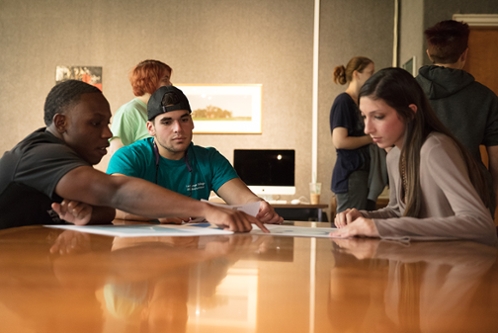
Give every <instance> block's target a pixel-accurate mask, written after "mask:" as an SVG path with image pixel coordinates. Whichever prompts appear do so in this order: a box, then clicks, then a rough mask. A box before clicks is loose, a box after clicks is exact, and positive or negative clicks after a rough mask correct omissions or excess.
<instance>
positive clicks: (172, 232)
mask: <svg viewBox="0 0 498 333" xmlns="http://www.w3.org/2000/svg"><path fill="white" fill-rule="evenodd" d="M45 227H49V228H59V229H66V230H74V231H79V232H86V233H91V234H97V235H105V236H114V237H146V236H184V237H185V236H208V235H229V234H233V231H229V230H223V229H221V228H219V227H216V226H214V225H211V224H209V223H198V224H192V225H189V224H183V225H173V224H161V225H159V224H158V225H151V224H129V225H111V224H110V225H81V226H80V225H45Z"/></svg>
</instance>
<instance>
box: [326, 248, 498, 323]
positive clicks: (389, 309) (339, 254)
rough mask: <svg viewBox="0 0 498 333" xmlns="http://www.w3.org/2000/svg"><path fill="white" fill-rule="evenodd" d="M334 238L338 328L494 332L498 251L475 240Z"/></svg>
mask: <svg viewBox="0 0 498 333" xmlns="http://www.w3.org/2000/svg"><path fill="white" fill-rule="evenodd" d="M333 242H334V245H335V250H334V257H335V259H336V264H335V266H334V267H333V268H332V269H331V271H330V289H329V290H330V296H329V315H330V322H331V324H332V327H333V328H334V329H336V330H337V332H348V331H351V332H363V331H369V332H446V331H448V332H476V331H479V332H492V331H493V330H495V329H496V327H497V326H496V324H497V321H496V316H495V314H496V309H497V302H496V296H498V292H497V291H498V290H497V288H496V287H495V284H496V283H495V281H496V278H497V271H496V256H497V249H496V248H494V247H489V246H486V245H481V244H478V243H474V242H429V243H428V242H414V243H411V244H403V243H397V242H388V241H378V240H371V239H349V240H334V241H333ZM351 256H353V257H354V258H355V260H351ZM492 267H493V268H494V270H493V271H490V269H491V268H492ZM365 272H368V274H369V276H368V278H365V276H364V274H365ZM379 281H382V283H379ZM352 298H353V299H354V298H356V299H357V300H359V299H361V300H362V301H354V300H351V299H352ZM475 305H478V306H477V307H476V306H475ZM477 328H479V329H477ZM476 329H477V330H476Z"/></svg>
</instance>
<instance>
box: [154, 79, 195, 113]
mask: <svg viewBox="0 0 498 333" xmlns="http://www.w3.org/2000/svg"><path fill="white" fill-rule="evenodd" d="M178 110H187V111H188V112H189V113H192V109H191V108H190V104H189V102H188V99H187V96H185V94H184V93H183V91H181V90H180V89H178V88H177V87H174V86H163V87H161V88H159V89H157V90H156V91H155V92H154V93H153V94H152V96H150V99H149V102H148V103H147V118H148V119H149V120H152V119H154V118H155V117H156V116H158V115H160V114H163V113H166V112H170V111H178Z"/></svg>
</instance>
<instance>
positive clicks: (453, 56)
mask: <svg viewBox="0 0 498 333" xmlns="http://www.w3.org/2000/svg"><path fill="white" fill-rule="evenodd" d="M425 37H426V40H427V55H428V56H429V59H430V60H431V61H432V62H433V65H430V66H423V67H421V68H420V70H419V74H418V76H417V77H416V78H417V81H418V83H419V84H420V85H421V86H422V89H423V90H424V92H425V94H426V95H427V97H428V98H429V102H430V104H431V106H432V108H433V109H434V111H435V112H436V114H437V116H438V118H439V119H440V120H441V121H442V123H443V124H444V125H445V126H446V127H447V128H448V129H449V130H450V131H451V133H453V135H454V136H455V137H456V138H457V139H458V140H459V141H460V142H461V143H462V144H463V145H464V146H465V147H466V148H467V149H468V150H469V151H470V152H471V154H472V155H473V156H474V157H475V159H476V161H478V163H479V164H480V166H481V168H482V169H486V167H485V166H484V164H483V162H482V159H481V153H480V150H479V146H480V145H484V146H485V147H486V151H487V155H488V168H489V172H487V175H486V176H487V178H488V186H489V191H490V193H492V194H493V198H495V199H497V196H496V194H497V193H498V97H497V96H496V94H495V93H494V92H493V91H491V90H490V89H489V88H487V87H486V86H484V85H482V84H481V83H479V82H477V81H475V79H474V77H473V76H472V75H471V74H469V73H467V72H466V71H465V70H464V69H463V68H464V66H465V62H466V60H467V55H468V52H469V48H468V40H469V26H468V24H466V23H463V22H457V21H454V20H448V21H442V22H439V23H437V24H436V25H434V26H433V27H430V28H429V29H427V30H426V31H425ZM495 207H496V203H495V202H493V204H492V206H491V209H492V211H494V208H495Z"/></svg>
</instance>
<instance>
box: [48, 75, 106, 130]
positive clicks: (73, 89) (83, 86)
mask: <svg viewBox="0 0 498 333" xmlns="http://www.w3.org/2000/svg"><path fill="white" fill-rule="evenodd" d="M90 93H99V94H102V91H100V89H99V88H97V87H95V86H92V85H90V84H88V83H85V82H83V81H78V80H67V81H63V82H60V83H59V84H57V85H55V86H54V87H53V88H52V89H51V90H50V92H49V93H48V95H47V98H46V99H45V106H44V121H45V125H46V126H50V125H51V124H52V121H53V119H54V116H55V114H56V113H63V112H64V110H65V109H66V108H67V107H68V106H70V105H72V104H74V103H76V102H78V101H79V100H80V98H81V95H83V94H90Z"/></svg>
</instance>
